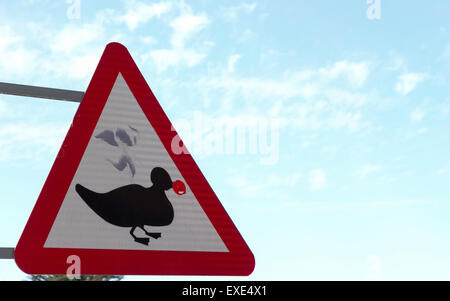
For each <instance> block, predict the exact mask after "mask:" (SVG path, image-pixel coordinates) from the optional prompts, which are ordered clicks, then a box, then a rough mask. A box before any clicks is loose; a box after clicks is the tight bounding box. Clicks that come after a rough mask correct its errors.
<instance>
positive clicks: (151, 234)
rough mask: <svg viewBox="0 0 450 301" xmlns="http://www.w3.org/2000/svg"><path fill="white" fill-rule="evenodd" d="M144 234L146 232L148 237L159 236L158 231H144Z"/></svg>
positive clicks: (155, 237) (156, 237)
mask: <svg viewBox="0 0 450 301" xmlns="http://www.w3.org/2000/svg"><path fill="white" fill-rule="evenodd" d="M145 234H147V235H148V236H150V237H153V238H154V239H158V238H160V237H161V233H160V232H145Z"/></svg>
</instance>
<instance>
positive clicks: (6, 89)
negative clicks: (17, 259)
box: [0, 82, 84, 259]
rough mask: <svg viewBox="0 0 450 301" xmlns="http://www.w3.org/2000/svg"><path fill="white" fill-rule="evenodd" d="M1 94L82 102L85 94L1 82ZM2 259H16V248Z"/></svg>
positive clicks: (4, 251) (3, 252)
mask: <svg viewBox="0 0 450 301" xmlns="http://www.w3.org/2000/svg"><path fill="white" fill-rule="evenodd" d="M0 94H9V95H16V96H26V97H36V98H46V99H54V100H63V101H72V102H81V100H83V96H84V92H81V91H74V90H64V89H54V88H46V87H38V86H28V85H19V84H11V83H3V82H0ZM0 259H14V248H1V247H0Z"/></svg>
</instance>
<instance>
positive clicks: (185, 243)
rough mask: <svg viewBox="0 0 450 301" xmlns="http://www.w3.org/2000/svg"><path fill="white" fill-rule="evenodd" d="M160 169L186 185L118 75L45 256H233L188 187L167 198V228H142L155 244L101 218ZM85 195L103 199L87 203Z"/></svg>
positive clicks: (148, 183)
mask: <svg viewBox="0 0 450 301" xmlns="http://www.w3.org/2000/svg"><path fill="white" fill-rule="evenodd" d="M155 167H160V168H162V169H164V170H165V171H166V172H167V173H168V174H169V175H170V178H171V180H173V181H176V180H180V181H181V182H183V183H185V184H186V181H185V180H184V178H183V177H182V176H181V173H180V172H179V170H178V169H177V167H176V166H175V164H174V163H173V162H172V159H171V158H170V156H169V154H168V153H167V151H166V149H165V148H164V146H163V144H162V142H161V141H160V139H159V138H158V135H157V134H156V132H155V130H154V128H153V127H152V125H151V124H150V122H149V121H148V120H147V117H146V116H145V114H144V113H143V112H142V110H141V108H140V106H139V104H138V103H137V101H136V99H135V98H134V96H133V94H132V93H131V91H130V89H129V87H128V85H127V84H126V82H125V80H124V78H123V77H122V75H121V74H120V73H119V75H118V77H117V79H116V82H115V84H114V87H113V89H112V91H111V93H110V95H109V97H108V101H107V102H106V105H105V107H104V108H103V111H102V114H101V115H100V118H99V120H98V123H97V126H96V128H95V130H94V133H93V135H92V137H91V140H90V141H89V144H88V146H87V148H86V151H85V153H84V156H83V158H82V160H81V162H80V164H79V166H78V170H77V172H76V173H75V176H74V178H73V180H72V183H71V185H70V187H69V189H68V191H67V194H66V196H65V198H64V201H63V203H62V205H61V208H60V209H59V212H58V215H57V217H56V219H55V222H54V223H53V226H52V228H51V231H50V233H49V235H48V237H47V240H46V242H45V245H44V248H75V249H122V250H167V251H206V252H228V249H227V247H226V246H225V244H224V243H223V241H222V240H221V238H220V236H219V235H218V234H217V232H216V230H215V228H214V227H213V226H212V224H211V222H210V220H209V219H208V217H207V216H206V214H205V212H204V211H203V209H202V208H201V206H200V204H199V203H198V201H197V200H196V198H195V196H194V195H193V193H192V192H191V190H190V189H189V187H188V186H187V184H186V186H187V187H186V193H185V194H183V195H178V194H176V193H175V192H174V190H173V189H168V190H165V191H164V193H165V195H166V196H167V198H168V200H169V201H170V203H171V205H172V207H173V213H174V217H173V220H172V221H171V222H170V223H169V224H168V225H164V226H149V225H143V226H144V227H143V228H144V229H145V231H147V232H150V234H152V235H150V236H149V235H147V234H148V233H147V234H146V233H145V232H144V230H143V229H142V228H140V227H137V228H134V227H130V226H123V225H122V226H118V225H117V224H120V223H121V222H122V221H116V222H115V221H114V218H112V217H111V218H110V219H108V213H105V212H103V211H101V210H103V209H101V207H102V206H106V207H107V205H108V201H110V202H117V200H118V199H119V200H120V201H121V204H122V205H123V204H127V202H130V204H131V203H133V201H134V199H133V196H134V194H129V195H127V194H126V193H124V192H123V191H128V192H129V191H132V192H133V193H134V191H135V190H138V191H141V192H142V191H144V190H145V189H148V188H149V187H151V186H152V185H153V184H154V183H152V181H151V178H150V174H151V172H152V170H153V169H154V168H155ZM132 184H135V185H132ZM139 185H140V186H139ZM80 187H81V188H80ZM124 187H125V188H124ZM145 191H147V190H145ZM108 193H109V194H108ZM136 193H137V192H136ZM142 193H144V194H145V192H142ZM86 195H97V196H98V195H101V197H99V198H97V199H95V200H93V201H92V202H91V203H89V202H88V201H87V200H86V199H88V197H86ZM82 196H83V197H82ZM96 200H98V202H97V203H95V201H96ZM152 201H155V200H150V199H149V202H152ZM156 201H158V200H156ZM100 202H101V203H100ZM161 202H163V201H161ZM88 203H89V204H90V205H88ZM93 204H94V205H93ZM110 204H112V203H110ZM125 206H126V205H125ZM99 208H100V209H99ZM125 209H126V210H125ZM127 210H128V208H124V212H125V211H127ZM158 210H159V209H158ZM128 211H129V210H128ZM155 214H156V213H155ZM113 215H114V214H113ZM105 217H106V219H105ZM116 217H117V212H116ZM116 220H117V218H116ZM130 230H132V231H130ZM133 230H134V231H133ZM159 233H160V235H161V237H159V235H156V236H155V234H159Z"/></svg>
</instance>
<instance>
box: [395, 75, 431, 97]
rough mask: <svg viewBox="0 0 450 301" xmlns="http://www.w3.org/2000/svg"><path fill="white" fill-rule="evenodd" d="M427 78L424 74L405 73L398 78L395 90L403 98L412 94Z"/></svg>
mask: <svg viewBox="0 0 450 301" xmlns="http://www.w3.org/2000/svg"><path fill="white" fill-rule="evenodd" d="M426 78H427V75H426V74H424V73H405V74H402V75H400V76H399V77H398V78H397V83H396V85H395V90H396V91H397V92H398V93H399V94H400V95H402V96H405V95H407V94H409V93H410V92H412V91H413V90H414V89H415V88H416V86H417V85H418V84H420V83H421V82H423V81H424V80H425V79H426Z"/></svg>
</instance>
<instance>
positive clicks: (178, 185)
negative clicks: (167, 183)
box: [172, 180, 186, 195]
mask: <svg viewBox="0 0 450 301" xmlns="http://www.w3.org/2000/svg"><path fill="white" fill-rule="evenodd" d="M172 189H173V191H174V192H175V193H176V194H178V195H183V194H185V193H186V185H184V183H183V182H181V181H180V180H176V181H175V182H173V184H172Z"/></svg>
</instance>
